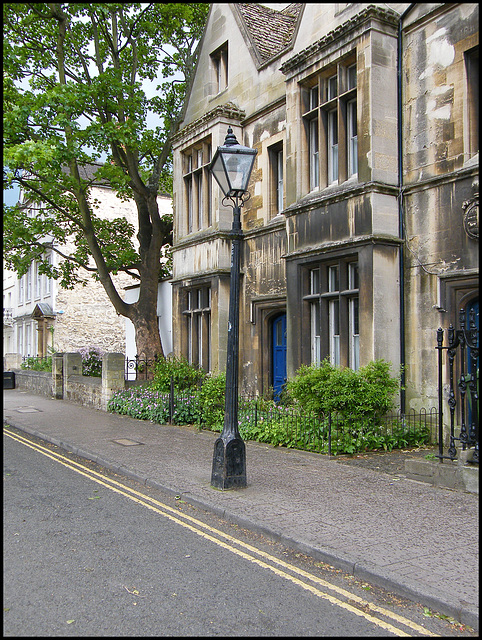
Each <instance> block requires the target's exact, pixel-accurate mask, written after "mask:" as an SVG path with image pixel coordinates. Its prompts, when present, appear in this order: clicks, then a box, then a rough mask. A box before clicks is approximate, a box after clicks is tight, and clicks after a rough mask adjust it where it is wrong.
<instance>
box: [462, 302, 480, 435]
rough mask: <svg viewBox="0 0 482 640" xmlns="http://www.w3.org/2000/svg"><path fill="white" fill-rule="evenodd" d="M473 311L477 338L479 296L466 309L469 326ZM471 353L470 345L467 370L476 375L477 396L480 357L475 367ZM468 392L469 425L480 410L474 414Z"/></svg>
mask: <svg viewBox="0 0 482 640" xmlns="http://www.w3.org/2000/svg"><path fill="white" fill-rule="evenodd" d="M471 311H473V312H474V315H475V318H474V320H475V327H476V329H477V338H478V335H479V299H478V298H476V299H475V300H472V302H470V303H469V304H468V305H467V307H466V309H465V326H466V327H467V328H470V312H471ZM476 344H477V354H478V352H479V344H478V340H477V342H476ZM470 355H471V349H470V347H468V348H467V372H468V373H469V376H470V374H472V373H473V374H474V375H475V379H476V384H477V396H478V395H479V358H478V357H477V360H476V362H475V367H474V362H473V360H472V358H471V357H470ZM469 376H467V378H466V381H467V382H468V380H470V377H469ZM467 393H468V396H467V397H468V400H469V406H468V416H467V418H468V419H467V422H468V424H469V425H471V424H472V420H477V419H478V411H477V414H476V415H473V408H472V397H471V393H470V392H469V390H468V389H467Z"/></svg>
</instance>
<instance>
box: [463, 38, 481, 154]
mask: <svg viewBox="0 0 482 640" xmlns="http://www.w3.org/2000/svg"><path fill="white" fill-rule="evenodd" d="M465 73H466V78H467V110H466V112H467V142H468V145H467V146H468V154H469V157H472V156H473V155H475V154H476V153H478V151H479V47H474V48H473V49H470V51H466V53H465Z"/></svg>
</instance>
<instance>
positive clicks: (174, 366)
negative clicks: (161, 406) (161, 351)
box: [152, 356, 206, 393]
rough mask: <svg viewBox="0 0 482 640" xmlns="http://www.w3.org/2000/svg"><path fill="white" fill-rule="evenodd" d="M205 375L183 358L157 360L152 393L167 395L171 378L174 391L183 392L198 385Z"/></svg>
mask: <svg viewBox="0 0 482 640" xmlns="http://www.w3.org/2000/svg"><path fill="white" fill-rule="evenodd" d="M205 376H206V373H205V372H204V371H203V370H202V369H200V368H199V367H196V366H194V365H191V364H189V363H188V361H187V360H186V359H185V358H183V357H175V356H173V357H169V358H159V359H158V360H157V362H156V365H155V370H154V379H153V381H152V389H153V391H158V392H164V393H169V390H170V386H171V378H172V379H173V381H174V389H175V390H176V391H183V390H185V389H192V388H193V387H196V386H197V385H199V384H200V383H201V382H202V380H203V379H204V378H205Z"/></svg>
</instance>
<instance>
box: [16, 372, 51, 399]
mask: <svg viewBox="0 0 482 640" xmlns="http://www.w3.org/2000/svg"><path fill="white" fill-rule="evenodd" d="M13 372H14V373H15V388H16V389H24V390H25V391H31V392H32V393H37V394H38V395H40V396H47V397H49V398H50V397H51V396H52V374H51V373H49V372H48V371H29V370H28V369H14V370H13Z"/></svg>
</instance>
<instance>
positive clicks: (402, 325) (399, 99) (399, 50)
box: [397, 2, 417, 414]
mask: <svg viewBox="0 0 482 640" xmlns="http://www.w3.org/2000/svg"><path fill="white" fill-rule="evenodd" d="M416 4H417V3H416V2H412V3H411V4H410V5H409V6H408V7H407V8H406V9H405V11H404V12H403V13H402V14H401V15H400V20H399V22H398V40H397V110H398V114H397V115H398V117H397V138H398V234H399V236H400V240H401V241H402V242H401V244H400V252H399V272H400V364H401V376H400V412H401V413H402V414H404V413H405V270H404V264H403V254H404V251H403V245H404V241H405V232H404V225H403V145H402V111H403V109H402V22H403V19H404V17H405V16H406V15H407V14H408V12H409V11H411V10H412V9H413V7H414V6H415V5H416Z"/></svg>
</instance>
